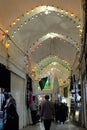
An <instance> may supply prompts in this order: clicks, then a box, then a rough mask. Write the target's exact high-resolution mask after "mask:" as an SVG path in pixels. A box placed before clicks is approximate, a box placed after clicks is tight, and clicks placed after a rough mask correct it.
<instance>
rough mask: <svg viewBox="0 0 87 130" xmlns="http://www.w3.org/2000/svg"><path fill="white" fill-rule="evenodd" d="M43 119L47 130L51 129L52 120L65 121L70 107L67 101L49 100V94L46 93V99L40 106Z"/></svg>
mask: <svg viewBox="0 0 87 130" xmlns="http://www.w3.org/2000/svg"><path fill="white" fill-rule="evenodd" d="M40 113H41V115H40V116H41V121H43V124H44V128H45V130H50V127H51V122H52V121H56V122H58V121H59V122H60V123H61V122H63V124H64V122H65V120H66V118H67V116H68V107H67V105H66V104H65V103H60V102H59V103H58V100H56V101H55V103H53V102H52V101H50V100H49V95H45V101H43V102H42V104H41V106H40Z"/></svg>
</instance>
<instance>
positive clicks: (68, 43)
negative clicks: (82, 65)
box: [0, 0, 83, 84]
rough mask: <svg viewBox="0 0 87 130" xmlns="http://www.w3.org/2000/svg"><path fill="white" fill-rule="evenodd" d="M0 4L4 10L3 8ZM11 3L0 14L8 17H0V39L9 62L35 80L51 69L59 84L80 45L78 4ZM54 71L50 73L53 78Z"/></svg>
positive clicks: (71, 64) (80, 25)
mask: <svg viewBox="0 0 87 130" xmlns="http://www.w3.org/2000/svg"><path fill="white" fill-rule="evenodd" d="M3 1H4V0H3ZM8 1H9V2H11V0H8ZM0 2H1V0H0ZM4 2H5V1H4ZM1 3H2V5H3V6H2V7H4V8H5V7H6V5H4V4H3V2H1ZM6 3H7V2H6ZM13 3H14V8H13V9H12V7H13V6H12V7H11V8H10V7H9V10H8V12H6V11H4V12H2V13H1V15H3V14H5V15H6V14H7V16H8V18H7V16H5V17H3V19H2V18H1V17H0V23H2V24H0V28H1V29H0V30H1V32H2V33H1V32H0V39H1V40H3V39H4V40H3V41H4V43H5V45H6V46H7V47H8V54H9V61H10V62H11V63H13V64H14V65H17V64H16V63H18V67H19V68H21V69H22V70H24V69H25V72H26V71H27V73H30V74H31V76H32V78H33V80H35V81H38V80H39V79H40V78H41V77H44V76H45V75H48V74H50V73H51V71H52V70H56V71H57V70H59V72H58V73H57V77H59V78H58V79H59V81H60V79H62V80H63V79H64V75H61V73H64V72H65V75H67V76H66V77H67V78H68V77H69V76H70V71H71V69H72V67H74V64H75V67H76V66H77V62H78V60H79V57H78V55H80V50H81V46H82V44H81V42H82V41H81V40H82V34H83V23H82V16H81V14H82V8H81V1H80V0H79V1H78V0H73V1H72V0H68V2H66V0H62V1H61V0H59V1H56V0H54V1H49V2H48V1H46V0H44V1H43V2H42V1H39V2H38V1H37V0H35V2H33V3H32V0H29V3H27V2H26V3H25V1H24V0H23V1H22V2H21V5H19V3H20V2H19V1H17V0H15V2H13ZM66 3H67V4H66ZM7 5H8V4H7ZM23 5H24V6H23ZM8 6H9V5H8ZM8 6H7V8H6V9H8ZM32 6H33V7H32ZM16 7H19V10H18V8H17V9H16ZM0 10H3V9H2V8H1V9H0ZM10 11H12V12H10ZM8 13H9V14H8ZM9 15H10V17H9ZM14 19H15V20H14ZM5 20H7V21H5ZM3 21H4V22H3ZM9 25H10V26H9ZM3 33H4V35H3ZM8 43H9V44H8ZM8 45H9V46H8ZM77 54H78V55H77ZM54 63H56V64H57V65H56V66H55V65H54ZM63 68H65V70H66V71H64V70H63ZM56 71H52V73H54V74H53V75H54V77H55V75H56ZM63 71H64V72H63ZM60 75H61V77H60ZM66 80H67V79H66ZM59 84H60V82H59Z"/></svg>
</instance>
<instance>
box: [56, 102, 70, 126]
mask: <svg viewBox="0 0 87 130" xmlns="http://www.w3.org/2000/svg"><path fill="white" fill-rule="evenodd" d="M54 108H55V121H56V123H59V124H61V123H63V124H64V123H65V121H66V119H67V118H68V106H67V104H66V103H62V102H58V101H57V100H55V103H54Z"/></svg>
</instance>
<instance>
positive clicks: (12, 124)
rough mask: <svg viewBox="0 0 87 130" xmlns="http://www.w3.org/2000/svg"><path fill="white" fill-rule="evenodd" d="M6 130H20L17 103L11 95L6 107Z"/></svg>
mask: <svg viewBox="0 0 87 130" xmlns="http://www.w3.org/2000/svg"><path fill="white" fill-rule="evenodd" d="M4 130H19V117H18V114H17V111H16V102H15V99H14V98H13V97H12V95H10V94H8V97H7V100H6V105H5V107H4Z"/></svg>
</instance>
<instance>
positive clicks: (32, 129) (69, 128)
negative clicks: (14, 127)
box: [21, 122, 85, 130]
mask: <svg viewBox="0 0 87 130" xmlns="http://www.w3.org/2000/svg"><path fill="white" fill-rule="evenodd" d="M21 130H44V126H43V123H42V122H40V123H37V124H36V125H30V126H28V127H26V128H24V129H21ZM50 130H85V129H84V128H81V127H78V126H75V125H73V124H71V123H69V122H68V123H65V124H58V123H54V122H53V123H52V125H51V129H50Z"/></svg>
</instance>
